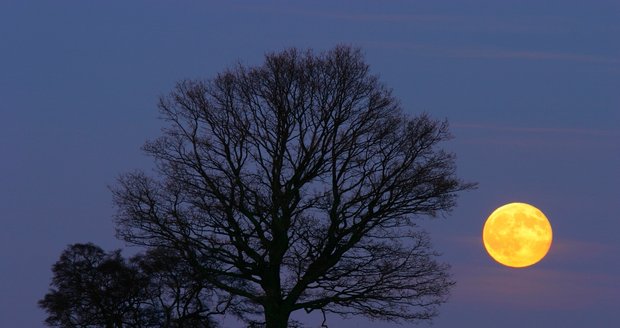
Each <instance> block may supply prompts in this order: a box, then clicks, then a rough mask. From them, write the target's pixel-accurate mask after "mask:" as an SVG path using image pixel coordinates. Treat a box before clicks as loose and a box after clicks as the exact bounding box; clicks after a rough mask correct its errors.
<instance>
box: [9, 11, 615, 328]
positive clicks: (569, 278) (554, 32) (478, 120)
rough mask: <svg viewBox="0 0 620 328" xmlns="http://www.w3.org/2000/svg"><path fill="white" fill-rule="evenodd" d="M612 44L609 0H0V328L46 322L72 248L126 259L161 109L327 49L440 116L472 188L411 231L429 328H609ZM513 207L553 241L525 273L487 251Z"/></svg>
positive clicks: (313, 319) (354, 323)
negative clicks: (353, 51)
mask: <svg viewBox="0 0 620 328" xmlns="http://www.w3.org/2000/svg"><path fill="white" fill-rule="evenodd" d="M619 36H620V1H566V0H563V1H490V0H489V1H478V0H472V1H359V0H358V1H220V2H215V1H159V0H157V1H156V0H150V1H84V0H81V1H77V0H76V1H22V0H2V1H1V2H0V100H1V104H0V113H1V114H2V115H1V116H0V154H1V155H0V156H1V157H0V220H1V223H2V224H1V225H0V227H1V228H0V278H1V279H0V327H25V328H29V327H43V324H42V321H43V320H44V318H45V313H44V312H43V310H41V309H39V308H38V307H37V300H39V299H41V298H42V297H43V295H44V294H45V293H46V292H47V290H48V286H49V283H50V279H51V276H52V274H51V265H52V264H53V263H54V262H56V260H57V259H58V257H59V255H60V253H61V251H62V250H63V249H64V248H65V247H66V246H67V245H68V244H71V243H78V242H89V241H90V242H94V243H96V244H98V245H100V246H102V247H103V248H105V249H106V250H112V249H115V248H126V247H127V245H125V244H124V243H123V242H121V241H119V240H117V239H115V236H114V225H113V220H112V215H113V213H114V208H113V206H112V196H111V193H110V191H109V190H108V186H110V185H114V183H115V179H116V178H117V177H118V175H119V174H121V173H123V172H127V171H131V170H134V169H139V168H142V169H147V170H148V169H149V168H150V167H152V162H151V159H150V158H148V157H146V156H145V155H144V154H143V153H142V152H141V150H140V147H141V146H142V144H143V143H144V142H145V141H146V140H148V139H151V138H154V137H156V136H158V135H159V131H160V128H161V127H162V122H160V121H159V120H158V116H159V114H158V112H157V108H156V103H157V99H158V97H159V96H160V95H163V94H166V93H168V92H169V91H170V90H171V89H172V88H173V86H174V85H175V83H176V82H177V81H179V80H182V79H186V78H198V79H203V78H210V77H213V76H214V74H216V73H217V72H220V71H222V70H224V69H226V68H227V67H230V66H231V65H234V64H235V63H236V62H239V61H241V62H242V63H244V64H247V65H258V64H260V63H261V62H262V60H263V58H264V57H263V56H264V54H265V53H266V52H272V51H279V50H283V49H286V48H289V47H298V48H302V49H306V48H312V49H314V50H316V51H317V52H320V51H323V50H328V49H330V48H332V47H333V46H335V45H337V44H349V45H353V46H356V47H360V48H361V49H362V50H363V52H364V53H365V56H366V61H367V62H368V64H369V65H370V67H371V70H372V72H373V73H376V74H378V75H379V76H380V78H381V80H382V82H383V83H385V84H386V85H387V86H389V87H391V88H393V92H394V95H395V96H396V97H397V98H399V99H400V101H401V103H402V107H403V108H404V109H405V110H406V111H407V112H408V113H410V114H412V115H414V114H418V113H421V112H427V113H429V114H430V115H431V116H432V117H434V118H438V119H444V118H446V119H447V120H448V121H449V122H450V126H451V131H452V133H453V135H454V139H452V140H451V141H449V142H447V143H445V144H444V146H445V148H447V149H449V150H450V151H453V152H455V153H456V155H457V166H458V175H459V177H461V178H463V179H465V180H467V181H475V182H478V183H479V187H478V189H477V190H473V191H469V192H466V193H463V194H462V195H461V197H460V198H459V201H458V205H457V207H456V208H455V209H454V211H453V212H452V213H450V215H448V216H446V217H445V218H437V219H432V220H431V219H428V220H426V221H421V222H420V225H421V227H422V228H424V229H426V230H427V231H429V233H430V237H431V239H432V241H433V244H434V246H435V248H436V249H437V250H438V251H439V252H441V253H442V254H443V255H442V256H441V260H442V261H445V262H447V263H450V264H451V265H452V269H451V272H452V275H453V278H454V279H455V280H456V281H457V285H456V286H455V287H454V289H453V290H452V293H451V297H450V300H449V301H448V303H447V304H445V305H444V306H442V307H441V308H440V314H439V316H438V317H437V318H436V319H435V320H434V322H433V326H432V327H436V328H448V327H502V328H510V327H565V328H570V327H620V317H619V316H618V310H619V306H620V237H619V231H620V214H619V213H620V209H619V205H620V191H619V189H620V188H619V187H618V186H620V37H619ZM515 201H519V202H527V203H530V204H532V205H534V206H536V207H538V208H539V209H541V210H542V211H543V212H544V213H545V214H546V215H547V217H548V218H549V220H550V222H551V225H552V227H553V232H554V241H553V244H552V246H551V249H550V251H549V253H548V254H547V256H546V257H545V258H544V259H543V260H542V261H541V262H539V263H538V264H536V265H534V266H532V267H528V268H524V269H511V268H507V267H503V266H501V265H500V264H498V263H496V262H495V261H493V260H492V259H491V258H490V257H489V256H488V255H487V253H486V251H485V249H484V247H483V245H482V240H481V233H482V227H483V224H484V222H485V219H486V218H487V217H488V215H489V214H490V213H491V212H492V211H493V210H494V209H495V208H497V207H498V206H501V205H503V204H505V203H509V202H515ZM135 251H137V249H135V248H133V249H132V248H130V249H128V250H127V251H126V254H130V253H131V252H135ZM294 317H295V318H300V319H301V320H304V321H305V322H307V324H308V326H309V327H318V326H319V325H320V320H319V317H318V316H314V315H311V316H303V315H294ZM328 324H329V326H330V327H345V328H347V327H381V328H388V327H400V325H397V324H393V323H382V322H370V321H368V320H367V319H363V318H355V319H351V320H348V321H342V320H341V319H339V317H337V316H330V317H328ZM223 326H224V327H238V324H236V323H234V322H233V321H229V322H228V323H225V324H224V325H223ZM404 326H408V325H404ZM404 326H403V327H404ZM420 327H427V325H426V324H423V325H420Z"/></svg>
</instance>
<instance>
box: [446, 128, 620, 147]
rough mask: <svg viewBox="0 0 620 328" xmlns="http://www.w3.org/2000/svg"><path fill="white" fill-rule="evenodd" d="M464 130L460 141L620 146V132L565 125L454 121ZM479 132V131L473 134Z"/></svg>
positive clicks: (536, 144) (525, 144) (518, 144)
mask: <svg viewBox="0 0 620 328" xmlns="http://www.w3.org/2000/svg"><path fill="white" fill-rule="evenodd" d="M451 126H452V127H453V128H454V130H455V131H458V130H461V131H463V132H462V133H458V132H457V133H458V134H459V138H458V142H459V143H464V144H474V145H478V144H479V145H510V146H518V147H532V146H542V147H564V148H566V147H568V148H571V149H573V148H580V147H588V148H592V147H596V148H601V147H603V148H608V147H612V148H617V147H619V146H620V145H619V144H618V143H617V142H616V141H615V140H617V139H618V138H620V131H615V130H605V129H587V128H562V127H515V126H505V125H494V124H479V123H459V122H457V123H452V124H451ZM474 132H476V133H474Z"/></svg>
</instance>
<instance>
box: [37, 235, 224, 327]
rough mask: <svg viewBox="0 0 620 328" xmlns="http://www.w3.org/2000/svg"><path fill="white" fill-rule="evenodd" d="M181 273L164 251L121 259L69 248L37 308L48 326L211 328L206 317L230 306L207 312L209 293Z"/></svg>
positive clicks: (178, 264) (177, 261) (173, 258)
mask: <svg viewBox="0 0 620 328" xmlns="http://www.w3.org/2000/svg"><path fill="white" fill-rule="evenodd" d="M187 268H188V267H187V266H186V265H184V264H183V263H182V261H181V260H180V257H179V256H176V255H175V254H173V253H172V252H171V251H169V250H164V249H152V250H150V251H148V252H147V253H145V254H138V255H136V256H134V257H132V258H130V259H129V260H125V259H124V258H123V257H122V256H121V254H120V251H119V250H116V251H112V252H109V253H106V252H105V251H103V250H102V249H101V248H100V247H98V246H96V245H94V244H92V243H88V244H74V245H70V246H69V247H67V249H66V250H65V251H64V252H63V253H62V254H61V256H60V259H59V260H58V262H56V264H54V266H53V268H52V271H53V273H54V277H53V279H52V284H51V285H52V288H51V289H50V291H49V292H48V293H47V294H46V295H45V297H44V298H43V299H42V300H40V301H39V306H40V307H42V308H43V309H45V310H46V311H47V312H48V314H49V316H48V317H47V319H46V320H45V323H46V324H47V325H49V326H53V327H67V328H71V327H105V328H120V327H170V328H173V327H179V328H180V327H204V328H210V327H216V324H215V322H214V321H213V320H212V319H211V317H212V316H213V315H214V314H217V313H222V312H223V310H224V309H225V308H226V307H227V305H228V304H229V303H230V302H228V303H220V304H218V306H216V307H215V309H211V308H210V306H209V304H210V303H211V299H212V295H213V292H212V289H211V288H208V285H206V284H204V283H203V282H202V280H201V279H197V278H196V277H195V276H194V275H193V274H192V273H191V271H190V270H188V269H187ZM218 309H219V310H218Z"/></svg>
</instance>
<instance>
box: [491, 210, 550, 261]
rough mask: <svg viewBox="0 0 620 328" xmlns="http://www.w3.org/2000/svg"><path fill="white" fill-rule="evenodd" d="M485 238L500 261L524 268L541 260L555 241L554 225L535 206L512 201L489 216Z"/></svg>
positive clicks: (496, 259)
mask: <svg viewBox="0 0 620 328" xmlns="http://www.w3.org/2000/svg"><path fill="white" fill-rule="evenodd" d="M482 240H483V242H484V247H485V248H486V250H487V252H488V253H489V255H490V256H491V257H492V258H493V259H494V260H495V261H497V262H499V263H501V264H503V265H505V266H509V267H513V268H523V267H527V266H530V265H533V264H535V263H537V262H538V261H540V260H542V258H543V257H545V255H547V252H548V251H549V247H551V241H552V240H553V233H552V231H551V224H550V223H549V220H548V219H547V217H546V216H545V215H544V214H543V212H541V211H540V210H539V209H537V208H536V207H534V206H532V205H529V204H525V203H510V204H506V205H504V206H501V207H499V208H498V209H496V210H495V211H493V213H491V215H490V216H489V218H488V219H487V221H486V223H485V224H484V228H483V230H482Z"/></svg>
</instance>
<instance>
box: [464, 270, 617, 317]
mask: <svg viewBox="0 0 620 328" xmlns="http://www.w3.org/2000/svg"><path fill="white" fill-rule="evenodd" d="M453 272H454V276H455V278H456V279H457V281H458V282H457V285H456V287H455V289H454V291H453V293H452V302H454V303H466V304H472V303H476V304H485V305H500V306H502V305H508V306H512V307H517V308H521V309H526V310H527V309H560V310H574V309H582V308H589V307H592V306H597V305H599V304H607V303H610V302H611V303H616V304H618V303H619V302H620V294H618V292H617V291H618V290H620V281H618V279H617V276H616V275H612V274H606V273H597V272H572V271H569V270H554V269H543V268H540V267H537V266H534V267H530V268H524V269H511V268H504V267H499V266H494V267H493V266H490V265H480V266H474V265H454V266H453Z"/></svg>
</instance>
